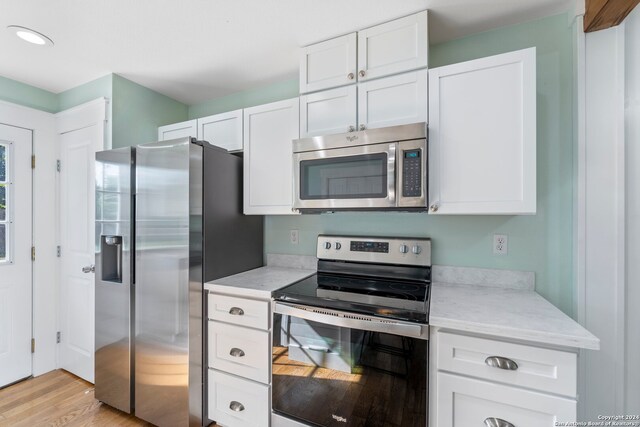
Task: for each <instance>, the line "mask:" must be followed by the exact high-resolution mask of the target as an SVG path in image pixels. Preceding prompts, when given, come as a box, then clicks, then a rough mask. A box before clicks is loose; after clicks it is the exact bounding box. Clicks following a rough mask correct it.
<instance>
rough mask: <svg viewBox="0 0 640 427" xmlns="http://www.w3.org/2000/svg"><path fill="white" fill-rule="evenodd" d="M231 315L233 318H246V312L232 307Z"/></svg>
mask: <svg viewBox="0 0 640 427" xmlns="http://www.w3.org/2000/svg"><path fill="white" fill-rule="evenodd" d="M229 314H231V315H233V316H244V310H243V309H241V308H240V307H231V309H230V310H229Z"/></svg>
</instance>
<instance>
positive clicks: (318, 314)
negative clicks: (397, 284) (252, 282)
mask: <svg viewBox="0 0 640 427" xmlns="http://www.w3.org/2000/svg"><path fill="white" fill-rule="evenodd" d="M273 311H274V313H277V314H282V315H286V316H291V317H297V318H300V319H306V320H311V321H312V322H317V323H324V324H326V325H333V326H340V327H343V328H351V329H359V330H363V331H373V332H382V333H386V334H393V335H400V336H404V337H413V338H420V339H425V340H428V339H429V325H420V324H416V323H410V322H403V321H400V320H393V319H381V318H379V317H374V316H367V315H365V314H357V313H348V312H344V311H338V310H331V309H325V308H319V307H312V306H307V305H300V304H287V303H283V302H276V303H275V307H274V310H273Z"/></svg>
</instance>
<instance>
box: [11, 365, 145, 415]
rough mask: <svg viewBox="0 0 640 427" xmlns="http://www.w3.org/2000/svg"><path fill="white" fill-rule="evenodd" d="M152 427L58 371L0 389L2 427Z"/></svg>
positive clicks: (82, 383) (72, 377)
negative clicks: (95, 397)
mask: <svg viewBox="0 0 640 427" xmlns="http://www.w3.org/2000/svg"><path fill="white" fill-rule="evenodd" d="M5 426H7V427H8V426H11V427H27V426H28V427H32V426H151V424H148V423H146V422H144V421H142V420H139V419H137V418H135V417H133V416H131V415H127V414H125V413H123V412H120V411H118V410H116V409H113V408H111V407H109V406H107V405H105V404H103V403H101V402H98V401H97V400H96V399H94V397H93V384H90V383H88V382H86V381H84V380H82V379H80V378H78V377H76V376H74V375H71V374H70V373H68V372H65V371H62V370H57V371H53V372H49V373H47V374H44V375H42V376H39V377H37V378H31V379H28V380H25V381H22V382H19V383H17V384H14V385H11V386H9V387H6V388H4V389H0V427H5Z"/></svg>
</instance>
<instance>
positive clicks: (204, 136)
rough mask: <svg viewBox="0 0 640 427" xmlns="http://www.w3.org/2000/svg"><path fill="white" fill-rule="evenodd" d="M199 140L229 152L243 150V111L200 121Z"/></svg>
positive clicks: (217, 115) (230, 112) (204, 118)
mask: <svg viewBox="0 0 640 427" xmlns="http://www.w3.org/2000/svg"><path fill="white" fill-rule="evenodd" d="M197 121H198V139H199V140H201V141H207V142H209V143H211V144H213V145H215V146H217V147H221V148H224V149H225V150H228V151H240V150H242V110H241V109H240V110H235V111H229V112H228V113H222V114H216V115H213V116H209V117H203V118H201V119H198V120H197Z"/></svg>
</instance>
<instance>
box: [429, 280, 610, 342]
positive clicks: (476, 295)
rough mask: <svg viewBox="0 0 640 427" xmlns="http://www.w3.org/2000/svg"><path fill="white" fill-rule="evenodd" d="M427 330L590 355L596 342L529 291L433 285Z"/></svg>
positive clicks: (597, 340) (596, 339) (549, 304)
mask: <svg viewBox="0 0 640 427" xmlns="http://www.w3.org/2000/svg"><path fill="white" fill-rule="evenodd" d="M429 324H430V326H435V327H439V328H448V329H452V330H457V331H466V332H472V333H478V334H487V335H493V336H497V337H503V338H508V339H517V340H524V341H530V342H535V343H542V344H550V345H558V346H565V347H573V348H585V349H590V350H598V349H600V340H599V339H598V338H596V337H595V336H594V335H593V334H591V333H590V332H589V331H587V330H586V329H584V328H583V327H582V326H580V325H579V324H578V323H577V322H575V321H574V320H573V319H571V318H570V317H569V316H567V315H566V314H564V313H563V312H562V311H560V310H559V309H558V308H556V307H555V306H554V305H553V304H551V303H550V302H549V301H547V300H545V299H544V298H543V297H542V296H540V295H538V294H537V293H536V292H534V291H532V290H521V289H508V288H500V287H490V286H476V285H460V284H455V285H453V284H445V283H433V284H432V285H431V307H430V312H429Z"/></svg>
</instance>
